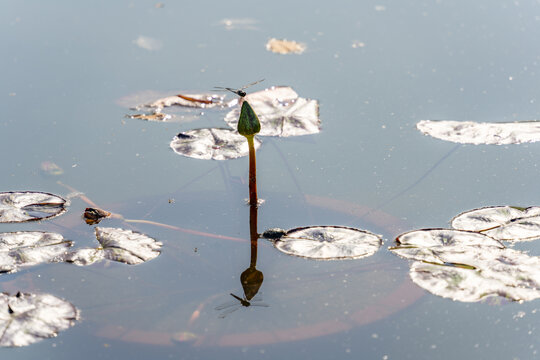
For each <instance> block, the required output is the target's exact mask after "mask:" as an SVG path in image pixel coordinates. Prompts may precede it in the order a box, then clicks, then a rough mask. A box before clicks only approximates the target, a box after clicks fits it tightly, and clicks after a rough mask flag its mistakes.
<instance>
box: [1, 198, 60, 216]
mask: <svg viewBox="0 0 540 360" xmlns="http://www.w3.org/2000/svg"><path fill="white" fill-rule="evenodd" d="M65 211H66V200H64V199H62V198H61V197H60V196H57V195H53V194H48V193H43V192H33V191H23V192H3V193H0V223H9V222H25V221H36V220H42V219H49V218H52V217H55V216H58V215H60V214H63V213H64V212H65Z"/></svg>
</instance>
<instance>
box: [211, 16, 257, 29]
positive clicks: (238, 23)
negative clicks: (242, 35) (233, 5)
mask: <svg viewBox="0 0 540 360" xmlns="http://www.w3.org/2000/svg"><path fill="white" fill-rule="evenodd" d="M258 23H259V22H258V21H257V20H255V19H252V18H238V19H222V20H220V21H219V22H218V25H221V26H223V27H225V30H258V28H257V26H256V25H257V24H258Z"/></svg>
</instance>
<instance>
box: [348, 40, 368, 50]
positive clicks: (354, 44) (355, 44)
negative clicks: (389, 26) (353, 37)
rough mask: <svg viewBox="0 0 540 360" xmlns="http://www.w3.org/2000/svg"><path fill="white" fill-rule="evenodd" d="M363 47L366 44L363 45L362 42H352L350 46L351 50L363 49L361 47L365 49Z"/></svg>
mask: <svg viewBox="0 0 540 360" xmlns="http://www.w3.org/2000/svg"><path fill="white" fill-rule="evenodd" d="M365 46H366V43H364V42H362V41H353V42H352V45H351V47H352V48H353V49H357V48H363V47H365Z"/></svg>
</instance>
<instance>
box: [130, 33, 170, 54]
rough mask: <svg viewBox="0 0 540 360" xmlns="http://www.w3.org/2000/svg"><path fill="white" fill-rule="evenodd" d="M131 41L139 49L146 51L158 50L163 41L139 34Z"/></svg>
mask: <svg viewBox="0 0 540 360" xmlns="http://www.w3.org/2000/svg"><path fill="white" fill-rule="evenodd" d="M133 43H134V44H135V45H137V46H138V47H140V48H141V49H144V50H148V51H156V50H160V49H161V48H162V47H163V42H162V41H161V40H158V39H154V38H151V37H149V36H139V37H138V38H137V39H135V40H133Z"/></svg>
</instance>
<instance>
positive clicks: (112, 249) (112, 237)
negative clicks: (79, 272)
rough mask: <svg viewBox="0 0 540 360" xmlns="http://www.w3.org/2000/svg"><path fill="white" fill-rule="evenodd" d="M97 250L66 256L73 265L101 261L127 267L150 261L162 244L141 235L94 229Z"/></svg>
mask: <svg viewBox="0 0 540 360" xmlns="http://www.w3.org/2000/svg"><path fill="white" fill-rule="evenodd" d="M96 237H97V240H98V241H99V243H100V244H101V246H100V247H98V248H81V249H75V250H74V251H72V252H70V253H68V254H66V256H65V260H66V261H67V262H71V263H74V264H75V265H81V266H83V265H90V264H93V263H95V262H98V261H101V260H103V259H108V260H112V261H118V262H123V263H126V264H129V265H136V264H141V263H144V262H146V261H149V260H152V259H154V258H156V257H157V256H159V254H160V253H161V246H162V243H161V242H159V241H157V240H155V239H153V238H151V237H149V236H147V235H144V234H141V233H138V232H134V231H131V230H124V229H119V228H108V227H96Z"/></svg>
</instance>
